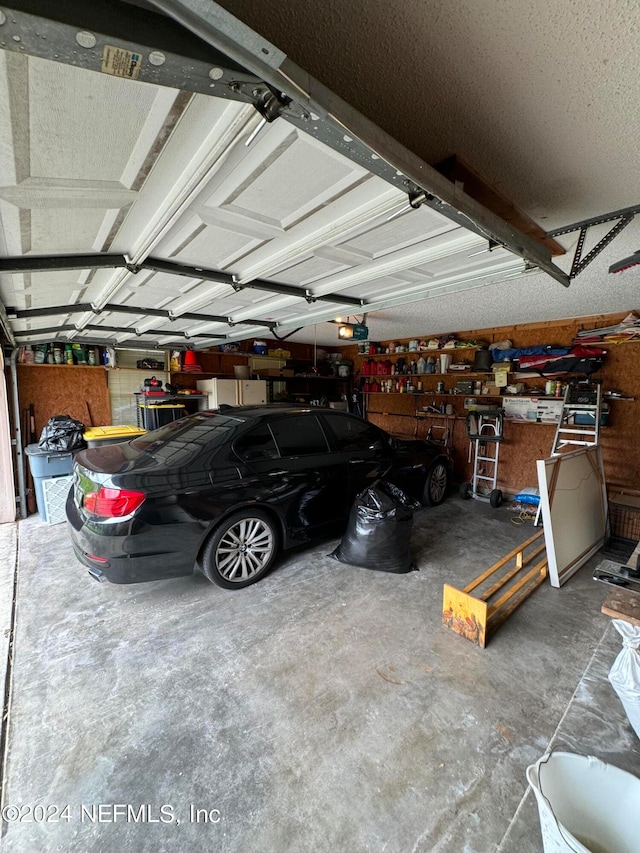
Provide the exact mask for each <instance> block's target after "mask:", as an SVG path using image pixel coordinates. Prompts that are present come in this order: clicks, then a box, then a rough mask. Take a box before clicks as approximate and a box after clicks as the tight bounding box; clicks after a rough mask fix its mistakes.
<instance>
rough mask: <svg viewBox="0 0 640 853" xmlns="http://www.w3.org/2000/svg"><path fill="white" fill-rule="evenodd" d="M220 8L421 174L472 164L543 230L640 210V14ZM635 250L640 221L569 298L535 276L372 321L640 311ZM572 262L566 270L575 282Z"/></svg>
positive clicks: (489, 2) (615, 5)
mask: <svg viewBox="0 0 640 853" xmlns="http://www.w3.org/2000/svg"><path fill="white" fill-rule="evenodd" d="M221 5H222V6H224V7H225V8H226V9H228V10H229V11H230V12H231V13H232V14H234V15H236V16H237V17H239V18H240V19H241V20H243V21H244V22H245V23H247V24H249V26H251V27H253V28H254V29H256V30H257V31H259V32H260V33H261V34H262V35H264V36H265V37H267V38H268V39H270V40H271V41H273V43H274V44H276V45H277V46H278V47H279V48H281V49H282V50H284V51H285V52H286V53H287V54H288V55H289V56H290V58H291V59H293V60H294V61H296V62H297V63H299V64H300V65H301V66H302V67H304V68H305V69H306V70H307V71H309V72H310V73H311V74H313V75H314V76H316V77H317V78H318V79H320V80H321V81H322V82H323V83H325V84H326V85H327V86H328V87H329V88H330V89H332V90H333V91H335V92H336V93H337V94H339V95H340V96H341V97H343V98H344V99H345V100H346V101H348V102H349V103H350V104H351V105H352V106H354V107H355V108H356V109H358V110H360V111H361V112H362V113H364V114H365V115H366V116H368V117H369V118H370V119H372V120H373V121H375V122H376V123H377V124H378V125H380V126H381V127H382V128H383V129H385V130H386V131H387V132H389V133H390V134H392V135H393V136H394V137H395V138H396V139H398V140H399V141H400V142H402V143H403V144H404V145H406V146H407V148H409V149H410V150H412V151H414V152H415V153H416V154H418V155H419V156H420V157H422V158H423V159H424V160H426V161H427V162H429V163H437V162H438V161H440V160H441V159H443V158H445V157H447V156H449V155H451V154H456V155H458V156H459V157H462V158H463V159H464V160H465V161H466V162H468V163H469V164H470V165H471V166H472V167H473V168H474V169H475V170H476V171H477V172H478V173H479V174H480V175H482V176H483V178H484V179H485V180H486V181H487V182H489V183H491V184H492V185H494V186H495V187H497V188H498V189H499V190H500V191H501V192H502V193H503V194H504V195H505V196H507V197H508V198H510V199H511V200H512V201H513V202H514V203H515V204H516V205H517V206H518V207H520V208H521V209H522V210H523V211H524V212H526V213H527V214H528V215H529V216H530V217H531V218H532V219H533V220H534V221H536V222H538V224H540V225H541V226H542V227H543V228H545V229H552V228H555V227H558V226H561V225H565V224H568V223H571V222H575V221H577V220H580V219H583V218H586V217H590V216H595V215H598V214H600V213H604V212H607V211H611V210H616V209H619V208H622V207H626V206H629V205H633V204H638V203H640V147H639V146H638V145H637V142H636V136H637V128H638V127H639V126H640V87H639V86H638V79H640V52H639V51H638V43H639V41H640V40H639V36H640V16H639V15H638V4H637V0H616V2H599V0H582V2H575V0H564V2H560V3H559V2H557V0H539V1H538V2H536V3H530V2H529V0H506V2H505V0H483V2H481V3H478V2H475V0H467V2H451V0H448V2H447V0H430V2H429V3H424V2H422V1H421V0H396V2H388V0H349V2H347V3H345V2H344V0H323V2H322V3H316V2H308V0H221ZM605 232H606V228H604V229H602V228H601V229H599V230H596V229H594V230H593V231H592V232H590V234H589V242H588V244H587V246H586V248H587V249H588V248H589V246H590V245H592V243H593V241H594V239H596V238H599V236H601V235H602V234H603V233H605ZM576 239H577V234H573V235H567V236H564V237H560V238H558V240H559V242H560V243H562V244H563V245H564V246H565V247H566V248H568V249H572V248H573V247H574V246H575V241H576ZM638 247H640V217H639V218H637V219H636V220H635V221H634V222H632V224H631V225H630V226H629V227H628V228H627V229H626V230H625V231H624V232H623V234H622V235H621V236H620V237H618V238H617V239H616V240H615V241H614V242H613V243H612V245H611V246H610V247H609V248H608V249H607V250H605V251H604V252H603V253H602V254H601V255H600V256H599V257H598V258H596V260H595V261H594V262H593V264H592V265H591V266H590V267H588V268H587V270H586V271H585V272H584V273H582V274H581V275H580V276H578V277H577V278H576V279H575V280H574V281H573V283H572V285H571V287H570V288H568V289H565V288H562V287H558V285H557V284H556V283H555V282H553V281H552V280H551V279H549V278H548V277H546V276H544V275H541V274H535V275H532V276H529V277H527V278H526V279H523V280H518V281H515V282H511V283H509V284H508V285H507V284H503V285H491V286H487V287H483V288H481V289H478V290H474V291H471V292H467V293H465V294H464V295H463V296H455V295H450V296H444V297H439V298H437V299H432V300H427V301H425V302H423V303H417V304H415V305H412V306H410V307H398V308H394V309H388V310H385V311H384V312H381V313H380V314H377V313H376V314H372V315H371V316H370V318H369V325H370V328H371V331H372V335H374V336H375V337H378V338H383V337H395V336H400V335H401V334H403V333H404V334H406V335H412V334H419V333H420V332H423V333H424V332H438V331H451V330H455V329H464V328H474V327H475V328H478V327H482V326H491V325H501V324H503V323H505V324H506V323H519V322H529V321H537V320H549V319H556V318H560V317H575V316H585V315H587V314H591V313H605V312H609V311H622V310H627V309H630V308H634V307H636V306H637V305H638V302H640V299H639V296H638V294H639V289H638V285H639V284H640V272H639V270H640V268H636V269H632V270H630V271H628V272H626V273H623V274H619V275H617V276H610V275H608V274H607V269H608V266H609V264H610V263H612V262H613V261H615V260H617V259H619V258H622V257H625V256H626V255H629V254H631V252H633V251H634V250H636V249H637V248H638ZM571 256H572V252H571V251H570V252H569V254H568V255H567V256H565V257H564V258H559V259H556V262H557V263H558V265H559V266H561V267H563V268H564V269H565V270H568V268H569V266H570V262H571ZM331 334H332V333H331V330H330V329H326V330H325V329H323V330H321V331H320V330H319V337H323V338H324V337H325V335H326V336H327V342H328V341H329V340H330V339H331Z"/></svg>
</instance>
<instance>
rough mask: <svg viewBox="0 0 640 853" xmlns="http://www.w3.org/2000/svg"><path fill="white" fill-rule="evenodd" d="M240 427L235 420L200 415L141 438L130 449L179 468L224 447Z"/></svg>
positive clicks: (135, 440)
mask: <svg viewBox="0 0 640 853" xmlns="http://www.w3.org/2000/svg"><path fill="white" fill-rule="evenodd" d="M242 424H243V422H242V421H240V420H238V419H237V418H229V417H225V416H224V415H216V414H213V413H210V412H203V413H202V414H200V415H192V416H191V417H188V418H184V419H182V420H178V421H173V422H172V423H170V424H167V425H166V426H163V427H160V429H154V430H153V431H152V432H148V433H146V434H145V435H141V436H140V437H139V438H135V439H134V440H133V441H132V442H131V446H132V447H135V448H136V450H140V451H142V452H143V453H149V454H150V455H152V456H153V457H154V458H155V459H159V460H162V461H163V462H166V463H167V464H172V465H173V464H181V463H183V462H186V461H188V460H189V459H191V458H192V457H194V456H196V455H200V454H202V453H204V452H205V451H206V452H208V453H210V452H211V451H212V450H214V449H216V448H217V447H219V446H220V445H222V444H226V443H228V442H229V441H231V439H232V437H233V433H234V432H235V431H236V430H237V429H238V427H239V426H241V425H242Z"/></svg>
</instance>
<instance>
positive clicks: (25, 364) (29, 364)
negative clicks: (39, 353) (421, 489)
mask: <svg viewBox="0 0 640 853" xmlns="http://www.w3.org/2000/svg"><path fill="white" fill-rule="evenodd" d="M18 367H64V368H69V367H83V368H84V367H90V368H92V369H93V368H94V367H98V368H101V369H102V370H106V368H105V366H104V364H49V363H48V362H46V361H45V362H43V363H42V364H36V363H35V362H32V361H23V362H20V361H19V362H18Z"/></svg>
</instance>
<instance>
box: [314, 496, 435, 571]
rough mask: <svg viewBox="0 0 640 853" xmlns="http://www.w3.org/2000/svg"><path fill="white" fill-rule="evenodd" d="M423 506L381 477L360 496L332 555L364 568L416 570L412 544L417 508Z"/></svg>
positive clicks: (343, 561) (341, 560)
mask: <svg viewBox="0 0 640 853" xmlns="http://www.w3.org/2000/svg"><path fill="white" fill-rule="evenodd" d="M419 506H420V504H419V503H418V502H417V501H414V500H412V499H411V498H410V497H409V496H408V495H406V494H405V493H404V492H403V491H402V489H399V488H398V487H397V486H394V485H393V483H387V482H385V481H384V480H379V481H378V482H377V483H374V484H373V485H372V486H370V487H369V488H367V489H365V490H364V491H363V492H360V494H359V495H358V496H357V497H356V499H355V501H354V503H353V506H352V507H351V513H350V514H349V523H348V525H347V530H346V532H345V534H344V536H343V537H342V541H341V542H340V544H339V545H338V547H337V548H336V549H335V551H333V553H332V554H331V556H332V557H335V558H336V559H337V560H340V562H341V563H348V564H349V565H351V566H361V567H362V568H364V569H377V570H378V571H381V572H396V573H397V574H402V573H404V572H412V571H415V566H414V565H413V564H412V562H411V557H410V555H409V546H410V543H411V528H412V526H413V512H414V510H416V509H418V507H419Z"/></svg>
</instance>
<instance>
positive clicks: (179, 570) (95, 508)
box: [66, 406, 450, 589]
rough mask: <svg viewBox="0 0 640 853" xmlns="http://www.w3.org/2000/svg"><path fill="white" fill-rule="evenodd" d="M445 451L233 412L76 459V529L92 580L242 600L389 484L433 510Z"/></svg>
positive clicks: (338, 419) (305, 414) (281, 412)
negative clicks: (160, 583) (215, 589)
mask: <svg viewBox="0 0 640 853" xmlns="http://www.w3.org/2000/svg"><path fill="white" fill-rule="evenodd" d="M449 475H450V459H449V456H448V454H447V452H446V450H445V449H444V448H443V447H440V446H438V445H435V444H432V443H430V442H427V441H405V440H399V439H396V438H393V437H392V436H390V435H389V434H388V433H386V432H384V431H383V430H381V429H379V428H378V427H376V426H374V425H373V424H370V423H368V422H367V421H364V420H362V419H361V418H359V417H356V416H354V415H350V414H346V413H343V412H338V411H333V410H331V409H300V408H289V407H287V408H282V407H279V406H275V407H274V406H262V407H260V408H243V407H238V408H235V407H234V408H232V407H225V409H224V410H223V411H209V412H200V413H199V414H196V415H192V416H190V417H187V418H183V419H182V420H178V421H174V422H173V423H171V424H169V425H168V426H165V427H162V428H160V429H158V430H154V431H153V432H149V433H147V434H146V435H144V436H141V437H139V438H136V439H134V440H133V441H129V442H124V443H119V444H112V445H107V446H104V447H100V448H93V449H89V450H83V451H81V452H80V453H78V454H77V455H76V457H75V463H74V481H73V488H72V489H71V491H70V493H69V497H68V499H67V506H66V509H67V518H68V521H69V530H70V533H71V538H72V541H73V546H74V549H75V553H76V556H77V557H78V559H79V560H80V562H81V563H83V564H84V565H86V566H88V567H89V571H90V573H91V574H92V575H93V576H94V577H96V578H98V579H99V580H102V579H103V578H107V579H108V580H110V581H112V582H113V583H136V582H139V581H149V580H157V579H160V578H169V577H176V576H179V575H190V574H192V573H193V572H194V571H198V570H199V571H201V572H202V573H203V574H204V575H205V576H206V577H207V578H208V579H209V580H210V581H213V582H214V583H216V584H218V585H219V586H222V587H225V588H227V589H239V588H241V587H243V586H247V585H248V584H250V583H254V582H255V581H257V580H260V579H261V578H262V577H264V575H265V574H266V573H267V572H268V571H269V569H270V568H271V566H272V564H273V562H274V560H275V558H276V556H277V554H278V552H279V551H280V549H285V548H291V547H293V546H294V545H297V544H301V543H305V542H311V541H314V540H316V539H318V538H322V537H325V536H328V535H331V534H339V533H341V532H342V531H343V530H344V527H345V524H346V521H347V519H348V516H349V510H350V508H351V504H352V502H353V499H354V497H355V496H356V494H357V493H358V492H360V491H361V490H362V489H363V488H365V487H366V486H367V485H370V484H372V483H373V482H374V481H375V480H377V479H378V478H380V477H383V476H384V477H385V479H387V480H390V481H391V482H393V483H395V484H396V485H398V486H399V487H400V488H402V489H403V490H404V491H406V492H407V493H408V494H410V495H411V496H412V497H414V498H418V499H419V500H421V501H422V502H423V503H425V504H427V505H435V504H438V503H440V502H441V501H442V500H443V498H444V496H445V492H446V489H447V485H448V482H449Z"/></svg>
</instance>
